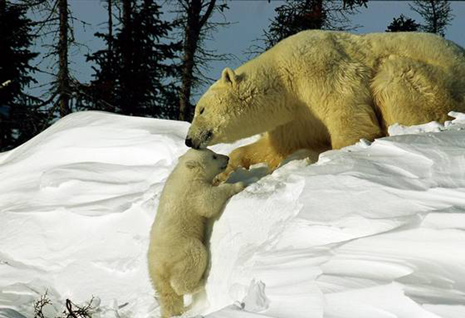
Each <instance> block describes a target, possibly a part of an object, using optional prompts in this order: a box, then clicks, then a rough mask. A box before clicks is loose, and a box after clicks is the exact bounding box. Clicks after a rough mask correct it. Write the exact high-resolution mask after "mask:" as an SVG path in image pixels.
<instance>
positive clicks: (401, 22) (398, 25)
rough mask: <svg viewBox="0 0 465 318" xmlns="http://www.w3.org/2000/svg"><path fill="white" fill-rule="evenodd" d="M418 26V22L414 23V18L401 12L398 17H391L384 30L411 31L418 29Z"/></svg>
mask: <svg viewBox="0 0 465 318" xmlns="http://www.w3.org/2000/svg"><path fill="white" fill-rule="evenodd" d="M419 27H420V24H419V23H416V22H415V20H413V19H410V18H408V17H406V16H404V15H403V14H401V15H400V16H399V17H398V18H393V19H392V22H391V24H390V25H389V26H388V27H387V30H386V32H412V31H418V30H419Z"/></svg>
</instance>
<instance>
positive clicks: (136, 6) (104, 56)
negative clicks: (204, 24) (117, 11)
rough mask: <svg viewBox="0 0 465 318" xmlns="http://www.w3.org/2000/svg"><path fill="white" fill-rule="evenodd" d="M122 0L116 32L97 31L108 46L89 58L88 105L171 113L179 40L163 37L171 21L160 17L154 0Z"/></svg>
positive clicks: (147, 113)
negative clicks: (92, 71) (91, 73)
mask: <svg viewBox="0 0 465 318" xmlns="http://www.w3.org/2000/svg"><path fill="white" fill-rule="evenodd" d="M110 5H111V3H108V6H109V8H111V6H110ZM121 5H122V17H121V20H120V22H121V23H120V26H119V29H118V30H117V33H116V34H115V36H112V35H111V34H110V32H109V33H108V34H102V33H99V34H96V35H97V36H100V37H103V38H104V40H105V42H106V44H107V48H106V49H105V50H101V51H98V52H95V53H94V54H92V55H91V56H89V57H88V59H89V60H90V61H94V62H95V63H96V64H97V67H96V68H95V71H96V73H95V75H94V80H93V81H92V83H91V88H90V92H91V94H90V95H91V96H92V107H94V108H97V109H104V110H111V109H113V110H114V111H115V112H117V113H121V114H126V115H136V116H150V117H161V118H175V117H176V114H177V105H178V99H177V96H178V95H177V94H178V90H179V87H178V86H177V85H176V84H175V79H176V77H178V74H179V66H176V65H173V62H172V61H173V60H174V59H175V58H176V57H177V54H178V52H179V50H180V48H181V44H180V43H179V42H173V41H170V40H169V39H168V38H169V35H170V32H171V31H172V29H173V23H171V22H167V21H164V20H162V11H161V6H160V5H158V4H157V3H155V2H154V1H151V0H142V1H128V0H123V1H122V4H121ZM110 28H111V27H109V30H110Z"/></svg>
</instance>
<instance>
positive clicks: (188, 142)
mask: <svg viewBox="0 0 465 318" xmlns="http://www.w3.org/2000/svg"><path fill="white" fill-rule="evenodd" d="M186 146H187V147H189V148H192V139H190V138H189V137H187V138H186Z"/></svg>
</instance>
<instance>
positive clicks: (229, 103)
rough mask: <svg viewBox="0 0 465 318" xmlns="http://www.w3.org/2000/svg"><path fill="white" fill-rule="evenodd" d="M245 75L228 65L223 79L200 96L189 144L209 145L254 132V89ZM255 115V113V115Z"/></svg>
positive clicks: (188, 138) (222, 76)
mask: <svg viewBox="0 0 465 318" xmlns="http://www.w3.org/2000/svg"><path fill="white" fill-rule="evenodd" d="M248 86H249V84H248V83H247V79H246V78H244V75H236V73H235V72H234V71H233V70H231V69H229V68H225V69H224V70H223V72H222V75H221V79H219V80H218V81H217V82H215V83H214V84H213V85H212V86H211V87H210V88H209V89H208V91H207V92H205V94H204V95H203V96H202V97H201V98H200V100H199V101H198V103H197V105H196V107H195V115H194V120H193V121H192V125H191V126H190V128H189V132H188V133H187V136H186V145H187V146H188V147H191V148H194V149H202V148H206V147H207V146H209V145H214V144H217V143H222V142H233V141H236V140H238V139H241V138H245V137H249V136H252V135H253V133H250V132H249V131H248V130H249V127H250V126H253V125H249V121H250V117H251V115H252V114H251V113H250V109H251V107H250V103H251V101H252V91H253V90H251V89H250V87H248ZM252 117H254V116H252Z"/></svg>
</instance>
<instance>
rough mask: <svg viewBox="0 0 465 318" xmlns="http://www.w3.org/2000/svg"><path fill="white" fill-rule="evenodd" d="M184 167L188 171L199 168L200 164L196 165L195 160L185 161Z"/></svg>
mask: <svg viewBox="0 0 465 318" xmlns="http://www.w3.org/2000/svg"><path fill="white" fill-rule="evenodd" d="M185 165H186V167H187V168H188V169H195V168H199V167H200V163H198V162H197V161H195V160H189V161H186V163H185Z"/></svg>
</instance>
